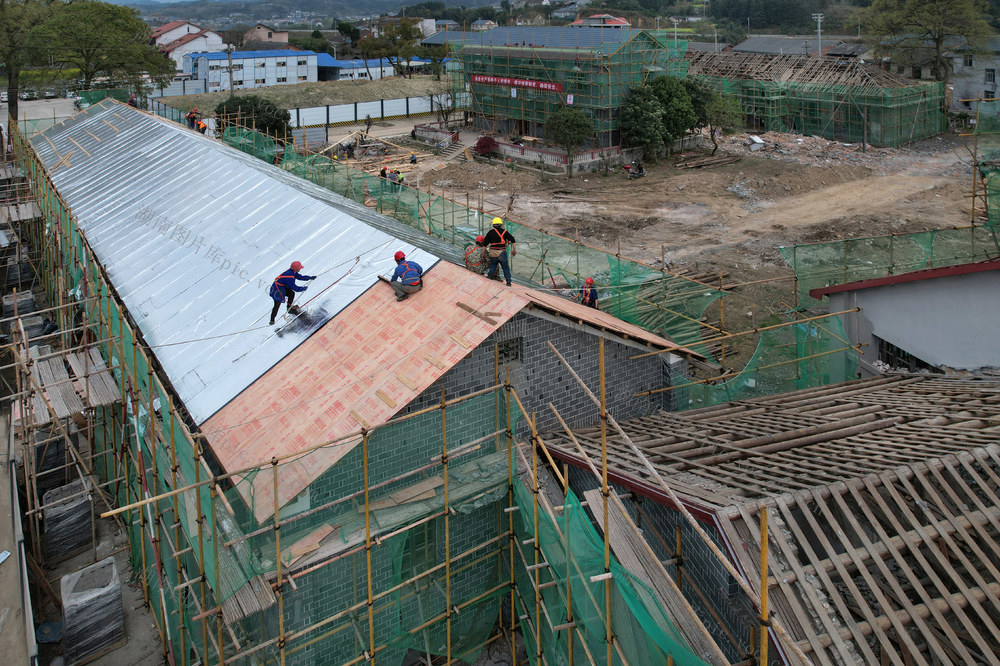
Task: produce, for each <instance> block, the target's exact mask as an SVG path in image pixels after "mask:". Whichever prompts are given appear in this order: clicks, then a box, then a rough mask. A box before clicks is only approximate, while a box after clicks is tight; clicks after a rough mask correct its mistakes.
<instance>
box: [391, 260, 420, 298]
mask: <svg viewBox="0 0 1000 666" xmlns="http://www.w3.org/2000/svg"><path fill="white" fill-rule="evenodd" d="M393 258H394V259H395V260H396V270H395V271H393V273H392V279H391V280H389V284H390V285H392V289H393V291H395V292H396V300H397V301H405V300H406V299H407V298H409V296H410V294H415V293H417V292H418V291H420V290H421V289H423V288H424V269H423V268H421V267H420V264H418V263H417V262H415V261H407V260H406V255H405V254H403V252H402V251H400V252H397V253H396V254H395V256H394V257H393ZM397 281H398V282H397Z"/></svg>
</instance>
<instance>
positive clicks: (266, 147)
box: [222, 125, 278, 164]
mask: <svg viewBox="0 0 1000 666" xmlns="http://www.w3.org/2000/svg"><path fill="white" fill-rule="evenodd" d="M222 141H223V143H226V144H228V145H230V146H232V147H233V148H236V149H238V150H242V151H243V152H244V153H247V154H248V155H253V156H254V157H257V158H259V159H262V160H264V161H265V162H268V163H270V164H273V163H274V159H275V156H276V155H277V154H278V146H277V142H276V141H275V140H274V139H272V138H271V137H269V136H265V135H264V134H261V133H260V132H254V131H253V130H248V129H243V128H241V127H234V126H232V125H230V126H229V127H227V128H226V129H225V130H224V131H223V132H222Z"/></svg>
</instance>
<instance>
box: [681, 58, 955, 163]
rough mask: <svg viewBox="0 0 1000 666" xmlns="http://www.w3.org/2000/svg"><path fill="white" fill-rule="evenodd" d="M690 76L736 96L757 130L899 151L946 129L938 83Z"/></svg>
mask: <svg viewBox="0 0 1000 666" xmlns="http://www.w3.org/2000/svg"><path fill="white" fill-rule="evenodd" d="M694 76H695V78H697V79H699V80H700V81H702V82H703V83H705V84H707V85H708V86H709V87H710V88H712V89H714V90H716V91H717V92H719V93H721V94H723V95H727V96H735V97H736V98H737V99H738V100H739V103H740V107H741V108H742V109H743V112H744V113H745V114H746V119H747V126H748V127H749V128H750V129H755V130H759V131H765V132H795V133H798V134H805V135H816V136H823V137H827V138H830V139H838V140H841V141H850V142H855V143H861V142H866V143H868V144H870V145H872V146H901V145H903V144H906V143H911V142H913V141H918V140H920V139H925V138H927V137H931V136H935V135H937V134H940V133H941V132H943V131H944V130H945V129H946V127H947V118H946V117H945V115H944V113H942V111H941V107H942V103H943V92H942V87H941V84H940V83H914V85H911V86H906V87H900V88H888V87H886V88H883V87H866V86H858V85H827V84H816V83H808V82H798V81H786V80H781V81H760V80H755V79H753V78H745V79H741V78H730V77H723V76H714V75H707V74H695V75H694Z"/></svg>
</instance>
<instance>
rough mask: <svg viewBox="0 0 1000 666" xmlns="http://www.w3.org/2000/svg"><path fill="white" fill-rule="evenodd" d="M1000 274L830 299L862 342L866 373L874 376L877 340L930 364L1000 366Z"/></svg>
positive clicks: (946, 279)
mask: <svg viewBox="0 0 1000 666" xmlns="http://www.w3.org/2000/svg"><path fill="white" fill-rule="evenodd" d="M998 294H1000V271H996V270H995V271H986V272H982V273H971V274H968V275H954V276H950V277H939V278H934V279H931V280H922V281H920V282H905V283H902V284H896V285H892V286H886V287H873V288H870V289H861V290H858V291H851V292H844V293H839V294H831V295H830V311H831V312H838V311H840V310H848V309H851V308H854V307H859V308H861V312H859V313H857V314H848V315H843V316H842V317H841V321H842V322H843V324H844V330H845V332H846V333H847V335H848V337H849V338H850V340H851V342H852V343H854V344H858V343H863V344H866V345H867V346H866V347H863V349H864V352H863V355H862V361H863V363H862V369H863V370H865V371H866V372H865V374H868V375H871V374H873V373H874V371H873V369H872V366H871V364H872V363H873V362H874V361H875V360H876V359H877V358H878V355H877V351H878V350H877V346H876V345H875V344H874V342H873V340H872V335H876V336H878V337H880V338H882V339H883V340H885V341H887V342H891V343H892V344H894V345H896V346H897V347H899V348H900V349H902V350H904V351H907V352H909V353H910V354H913V355H914V356H916V357H917V358H919V359H921V360H923V361H926V362H927V363H930V364H931V365H936V366H938V365H945V366H948V367H951V368H956V369H960V370H975V369H978V368H985V367H1000V345H997V342H996V331H998V330H1000V307H997V304H998V302H1000V296H998Z"/></svg>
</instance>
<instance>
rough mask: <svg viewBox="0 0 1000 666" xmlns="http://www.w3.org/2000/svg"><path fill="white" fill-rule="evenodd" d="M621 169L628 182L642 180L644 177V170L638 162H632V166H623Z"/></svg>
mask: <svg viewBox="0 0 1000 666" xmlns="http://www.w3.org/2000/svg"><path fill="white" fill-rule="evenodd" d="M622 168H623V169H625V175H626V176H627V177H628V179H629V180H633V179H635V178H642V177H643V176H645V175H646V170H645V169H643V168H642V162H639V161H635V162H632V164H625V165H623V166H622Z"/></svg>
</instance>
